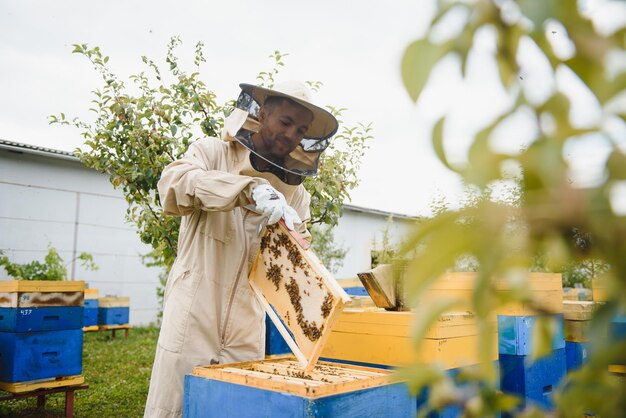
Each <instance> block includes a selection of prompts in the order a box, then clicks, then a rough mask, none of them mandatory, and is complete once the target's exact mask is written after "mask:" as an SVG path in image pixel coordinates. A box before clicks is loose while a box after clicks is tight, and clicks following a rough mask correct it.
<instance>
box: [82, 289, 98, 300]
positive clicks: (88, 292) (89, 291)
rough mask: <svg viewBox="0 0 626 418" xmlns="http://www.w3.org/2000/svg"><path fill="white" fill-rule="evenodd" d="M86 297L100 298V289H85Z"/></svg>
mask: <svg viewBox="0 0 626 418" xmlns="http://www.w3.org/2000/svg"><path fill="white" fill-rule="evenodd" d="M85 299H98V289H85Z"/></svg>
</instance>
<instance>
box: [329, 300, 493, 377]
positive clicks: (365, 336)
mask: <svg viewBox="0 0 626 418" xmlns="http://www.w3.org/2000/svg"><path fill="white" fill-rule="evenodd" d="M415 315H416V313H415V312H410V311H402V312H394V311H385V310H384V309H377V310H372V309H352V308H351V309H346V310H344V311H343V312H342V314H341V316H340V317H339V320H338V321H337V323H336V324H335V326H334V327H333V330H332V333H331V336H330V338H329V339H328V341H327V343H326V345H325V347H324V350H323V352H322V357H324V358H329V359H337V360H344V361H354V362H360V363H369V364H376V365H384V366H407V365H409V364H411V363H414V362H421V363H439V364H441V365H442V366H443V367H445V368H446V369H455V368H458V367H464V366H469V365H473V364H477V363H479V362H480V355H479V352H478V326H477V322H476V318H475V317H474V315H472V314H471V313H468V312H446V313H444V314H442V315H441V316H440V317H439V318H438V319H437V321H435V323H434V324H433V325H432V326H431V327H430V328H429V330H428V332H427V333H426V335H425V337H424V341H423V342H422V344H421V346H420V349H419V350H416V349H415V344H414V342H413V336H412V330H413V322H414V317H415ZM494 321H495V318H494ZM490 338H491V339H492V346H493V358H492V359H491V360H497V359H498V350H497V345H498V335H497V333H496V331H495V326H494V332H493V334H492V335H491V336H490Z"/></svg>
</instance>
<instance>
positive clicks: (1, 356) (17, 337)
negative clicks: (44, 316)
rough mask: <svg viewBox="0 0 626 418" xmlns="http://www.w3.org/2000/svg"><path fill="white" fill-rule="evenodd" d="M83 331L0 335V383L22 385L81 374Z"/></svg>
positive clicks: (4, 333) (3, 333) (1, 333)
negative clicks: (17, 383) (23, 383)
mask: <svg viewBox="0 0 626 418" xmlns="http://www.w3.org/2000/svg"><path fill="white" fill-rule="evenodd" d="M82 361H83V331H82V329H73V330H62V331H42V332H20V333H12V332H0V380H1V381H3V382H24V381H30V380H35V379H45V378H50V377H58V376H73V375H78V374H81V371H82Z"/></svg>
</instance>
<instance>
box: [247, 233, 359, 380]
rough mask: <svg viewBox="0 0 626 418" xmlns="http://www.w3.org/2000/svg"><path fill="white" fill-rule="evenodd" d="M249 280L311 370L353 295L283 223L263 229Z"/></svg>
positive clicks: (288, 341)
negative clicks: (349, 294) (347, 291)
mask: <svg viewBox="0 0 626 418" xmlns="http://www.w3.org/2000/svg"><path fill="white" fill-rule="evenodd" d="M249 280H250V287H251V288H252V290H253V291H254V293H255V295H256V296H257V299H258V300H259V302H260V303H261V305H262V306H263V307H264V309H265V312H266V313H267V314H268V316H269V317H270V319H271V320H272V322H273V323H274V325H275V326H276V328H277V329H278V331H279V332H280V334H281V335H282V337H283V338H284V339H285V341H286V342H287V344H288V345H289V348H290V349H291V350H292V352H293V353H294V355H295V356H296V358H297V359H298V360H299V361H300V363H301V364H302V367H303V368H304V370H305V371H308V370H310V369H311V368H312V367H313V366H314V365H315V362H316V361H317V359H318V357H319V355H320V352H321V349H322V347H323V345H324V342H325V340H326V339H327V338H328V335H329V332H330V329H331V328H332V326H333V324H334V322H335V320H336V318H337V314H338V313H340V312H341V310H342V309H343V305H344V304H345V303H346V302H348V301H349V300H350V298H349V296H348V295H347V294H346V293H345V291H344V290H343V289H342V288H341V286H339V284H337V282H336V280H335V279H334V278H333V277H332V275H331V274H330V273H329V272H328V270H326V268H325V267H324V266H323V264H322V263H321V262H320V261H319V260H318V258H317V257H316V256H315V254H314V253H313V252H312V251H311V250H309V249H308V247H307V244H306V243H304V242H303V241H302V240H301V239H300V238H299V236H298V235H297V233H296V232H295V231H289V230H288V229H287V227H286V226H285V225H284V224H283V223H282V222H281V223H279V224H276V225H273V226H270V227H267V228H265V231H264V233H263V236H262V238H261V244H260V251H259V254H258V256H257V258H256V259H255V262H254V264H253V266H252V269H251V271H250V274H249ZM281 320H282V321H281ZM287 329H288V330H287Z"/></svg>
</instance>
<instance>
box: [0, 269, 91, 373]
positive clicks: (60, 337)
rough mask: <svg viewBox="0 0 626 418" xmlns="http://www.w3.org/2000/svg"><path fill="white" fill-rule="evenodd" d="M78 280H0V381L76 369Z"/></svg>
mask: <svg viewBox="0 0 626 418" xmlns="http://www.w3.org/2000/svg"><path fill="white" fill-rule="evenodd" d="M84 288H85V283H84V282H82V281H40V280H33V281H21V280H20V281H17V280H8V281H0V331H2V332H0V381H2V382H3V383H4V384H7V385H11V384H13V383H15V382H24V381H31V380H36V379H47V378H56V377H60V376H71V375H77V374H80V373H81V371H82V343H83V335H82V331H81V328H82V324H83V298H84V293H83V292H84Z"/></svg>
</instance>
